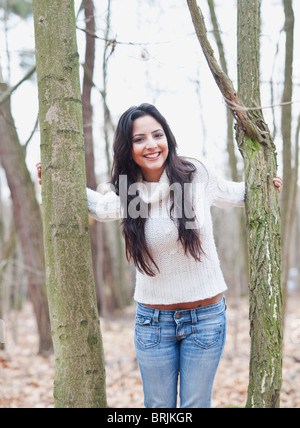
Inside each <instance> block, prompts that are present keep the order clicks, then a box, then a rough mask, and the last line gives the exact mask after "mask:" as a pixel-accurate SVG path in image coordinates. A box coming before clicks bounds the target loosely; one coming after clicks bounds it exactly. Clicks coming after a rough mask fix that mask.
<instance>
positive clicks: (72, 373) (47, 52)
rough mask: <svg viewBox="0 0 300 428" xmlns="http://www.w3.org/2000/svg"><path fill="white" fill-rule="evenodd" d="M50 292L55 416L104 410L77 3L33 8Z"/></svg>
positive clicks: (38, 2)
mask: <svg viewBox="0 0 300 428" xmlns="http://www.w3.org/2000/svg"><path fill="white" fill-rule="evenodd" d="M33 12H34V24H35V40H36V60H37V76H38V89H39V106H40V129H41V161H42V183H43V186H42V200H43V223H44V242H45V259H46V272H47V278H46V280H47V291H48V298H49V307H50V318H51V327H52V334H53V343H54V352H55V363H56V364H55V384H54V397H55V406H56V407H57V408H100V407H106V393H105V370H104V356H103V346H102V337H101V332H100V328H99V319H98V311H97V305H96V296H95V285H94V280H93V269H92V258H91V246H90V237H89V224H88V212H87V200H86V173H85V152H84V139H83V120H82V100H81V93H80V79H79V58H78V52H77V42H76V24H75V12H74V1H70V0H61V1H60V2H50V3H49V2H48V1H46V0H34V1H33Z"/></svg>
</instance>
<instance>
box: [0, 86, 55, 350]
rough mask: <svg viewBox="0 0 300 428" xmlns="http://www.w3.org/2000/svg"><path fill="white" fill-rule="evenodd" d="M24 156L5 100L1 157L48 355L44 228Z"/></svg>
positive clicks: (0, 89)
mask: <svg viewBox="0 0 300 428" xmlns="http://www.w3.org/2000/svg"><path fill="white" fill-rule="evenodd" d="M7 91H8V86H7V85H6V84H5V83H0V97H1V95H2V94H4V93H7ZM25 154H26V153H25V150H24V148H23V147H22V146H21V144H20V141H19V137H18V134H17V131H16V128H15V124H14V120H13V117H12V115H11V107H10V96H6V97H5V99H4V101H2V103H0V157H1V161H2V166H3V168H4V170H5V173H6V178H7V183H8V186H9V189H10V192H11V197H12V203H13V211H14V219H15V224H16V228H17V230H18V234H19V237H20V243H21V247H22V254H23V260H24V263H25V265H26V267H27V276H28V284H29V297H30V300H31V301H32V304H33V309H34V313H35V317H36V321H37V328H38V332H39V353H40V354H47V353H49V352H51V350H52V349H53V348H52V338H51V331H50V320H49V310H48V303H47V296H46V286H45V274H44V272H45V261H44V252H43V228H42V219H41V213H40V207H39V204H38V202H37V200H36V196H35V191H34V185H33V183H32V181H31V178H30V175H29V172H28V169H27V167H26V162H25Z"/></svg>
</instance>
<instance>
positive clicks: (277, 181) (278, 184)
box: [273, 177, 283, 193]
mask: <svg viewBox="0 0 300 428" xmlns="http://www.w3.org/2000/svg"><path fill="white" fill-rule="evenodd" d="M273 183H274V184H275V186H276V187H277V188H278V193H280V192H281V188H282V185H283V182H282V178H281V177H276V178H274V180H273Z"/></svg>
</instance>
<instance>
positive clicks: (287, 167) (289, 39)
mask: <svg viewBox="0 0 300 428" xmlns="http://www.w3.org/2000/svg"><path fill="white" fill-rule="evenodd" d="M283 5H284V13H285V25H284V30H285V33H286V42H285V73H284V90H283V96H282V102H283V103H286V102H289V101H291V100H292V98H293V60H294V25H295V17H294V11H293V5H292V0H283ZM281 131H282V141H283V182H284V183H289V185H287V186H284V188H283V191H282V198H281V213H282V214H281V215H282V227H281V233H282V244H283V245H282V290H283V308H284V313H285V308H286V304H287V282H288V277H289V269H290V258H291V254H290V253H291V242H292V233H293V224H294V219H295V209H296V204H295V198H296V195H297V191H295V190H296V189H295V186H294V182H295V181H294V179H295V180H296V183H297V178H298V170H293V165H292V105H291V104H288V105H285V106H283V107H282V113H281ZM294 174H296V176H295V177H294ZM296 186H297V184H296Z"/></svg>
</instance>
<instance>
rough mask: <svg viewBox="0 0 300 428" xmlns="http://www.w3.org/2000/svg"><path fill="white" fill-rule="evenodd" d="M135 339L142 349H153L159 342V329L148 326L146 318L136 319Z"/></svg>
mask: <svg viewBox="0 0 300 428" xmlns="http://www.w3.org/2000/svg"><path fill="white" fill-rule="evenodd" d="M135 339H136V341H137V343H139V344H140V345H141V346H142V347H143V348H153V347H154V346H156V345H158V344H159V342H160V327H159V326H153V325H150V322H149V319H147V318H141V319H137V320H136V324H135Z"/></svg>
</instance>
